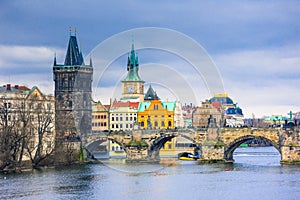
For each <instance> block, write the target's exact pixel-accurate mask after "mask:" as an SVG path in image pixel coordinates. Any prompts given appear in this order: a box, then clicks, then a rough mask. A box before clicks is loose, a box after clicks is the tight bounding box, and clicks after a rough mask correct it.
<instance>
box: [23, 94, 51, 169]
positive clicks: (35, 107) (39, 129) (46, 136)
mask: <svg viewBox="0 0 300 200" xmlns="http://www.w3.org/2000/svg"><path fill="white" fill-rule="evenodd" d="M27 105H29V107H30V108H29V109H30V112H27V114H29V115H30V116H26V114H25V115H24V119H28V118H29V123H28V125H27V126H29V128H30V129H31V131H30V134H27V137H28V138H27V141H26V142H25V148H26V153H27V155H28V157H29V158H30V160H31V162H32V167H33V168H37V167H39V166H40V164H41V162H42V161H44V160H45V159H46V158H49V157H50V156H51V155H52V153H53V151H54V146H55V143H54V139H55V135H54V133H53V128H54V123H53V122H54V109H53V105H52V104H51V103H50V101H47V100H45V97H43V96H41V97H39V98H38V97H37V96H33V97H31V98H30V99H28V100H27ZM24 121H25V120H24Z"/></svg>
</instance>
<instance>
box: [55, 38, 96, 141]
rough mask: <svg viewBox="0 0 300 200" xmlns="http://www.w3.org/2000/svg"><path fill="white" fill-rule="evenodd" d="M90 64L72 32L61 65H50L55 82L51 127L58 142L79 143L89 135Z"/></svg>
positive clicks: (91, 75)
mask: <svg viewBox="0 0 300 200" xmlns="http://www.w3.org/2000/svg"><path fill="white" fill-rule="evenodd" d="M92 77H93V66H92V61H91V60H90V64H89V65H86V64H85V63H84V60H83V56H82V52H81V50H80V49H79V47H78V44H77V38H76V32H75V35H72V33H70V39H69V44H68V49H67V53H66V58H65V62H64V64H57V63H56V57H55V58H54V65H53V78H54V82H55V91H54V93H55V100H56V102H55V126H56V135H57V137H58V138H61V139H64V140H65V139H68V140H73V141H76V140H77V141H79V140H83V141H84V138H85V136H86V135H87V134H89V133H91V132H92V106H91V102H92V101H91V100H92Z"/></svg>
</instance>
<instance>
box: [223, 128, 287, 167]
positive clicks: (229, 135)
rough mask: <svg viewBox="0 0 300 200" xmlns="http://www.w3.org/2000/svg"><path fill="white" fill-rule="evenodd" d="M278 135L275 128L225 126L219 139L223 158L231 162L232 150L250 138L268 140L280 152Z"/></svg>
mask: <svg viewBox="0 0 300 200" xmlns="http://www.w3.org/2000/svg"><path fill="white" fill-rule="evenodd" d="M279 135H280V133H279V130H277V129H251V128H225V129H223V130H222V131H221V133H220V139H221V141H222V142H223V143H224V159H225V161H229V162H232V161H233V152H234V150H235V149H236V148H238V147H239V146H240V145H241V144H242V143H244V142H246V141H249V140H252V139H264V140H266V141H268V142H269V143H271V144H272V146H273V147H275V148H276V149H277V150H278V152H279V153H280V154H281V150H280V136H279Z"/></svg>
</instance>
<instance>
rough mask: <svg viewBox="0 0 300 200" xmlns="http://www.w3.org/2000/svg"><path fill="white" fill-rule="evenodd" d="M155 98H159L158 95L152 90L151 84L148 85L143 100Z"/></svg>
mask: <svg viewBox="0 0 300 200" xmlns="http://www.w3.org/2000/svg"><path fill="white" fill-rule="evenodd" d="M155 99H159V97H158V96H157V94H156V92H155V91H154V90H153V88H152V86H151V85H150V86H149V89H148V91H147V93H146V94H145V97H144V100H145V101H146V100H148V101H149V100H150V101H151V100H155Z"/></svg>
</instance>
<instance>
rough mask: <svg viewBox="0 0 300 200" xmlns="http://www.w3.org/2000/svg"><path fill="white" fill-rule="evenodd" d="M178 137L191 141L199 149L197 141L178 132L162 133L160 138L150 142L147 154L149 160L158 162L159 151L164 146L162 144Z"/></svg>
mask: <svg viewBox="0 0 300 200" xmlns="http://www.w3.org/2000/svg"><path fill="white" fill-rule="evenodd" d="M179 136H181V137H183V138H185V139H187V140H189V141H191V142H192V143H193V144H195V145H196V148H199V145H198V143H197V141H196V140H195V139H194V138H191V137H189V136H188V135H186V134H184V133H180V132H172V133H162V134H161V135H160V137H158V138H156V139H155V140H153V141H152V142H151V144H150V147H149V152H148V155H149V158H150V159H152V160H158V159H159V158H160V156H159V151H160V149H161V148H162V147H163V146H164V144H165V143H166V142H167V141H170V140H171V139H173V138H175V137H179Z"/></svg>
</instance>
